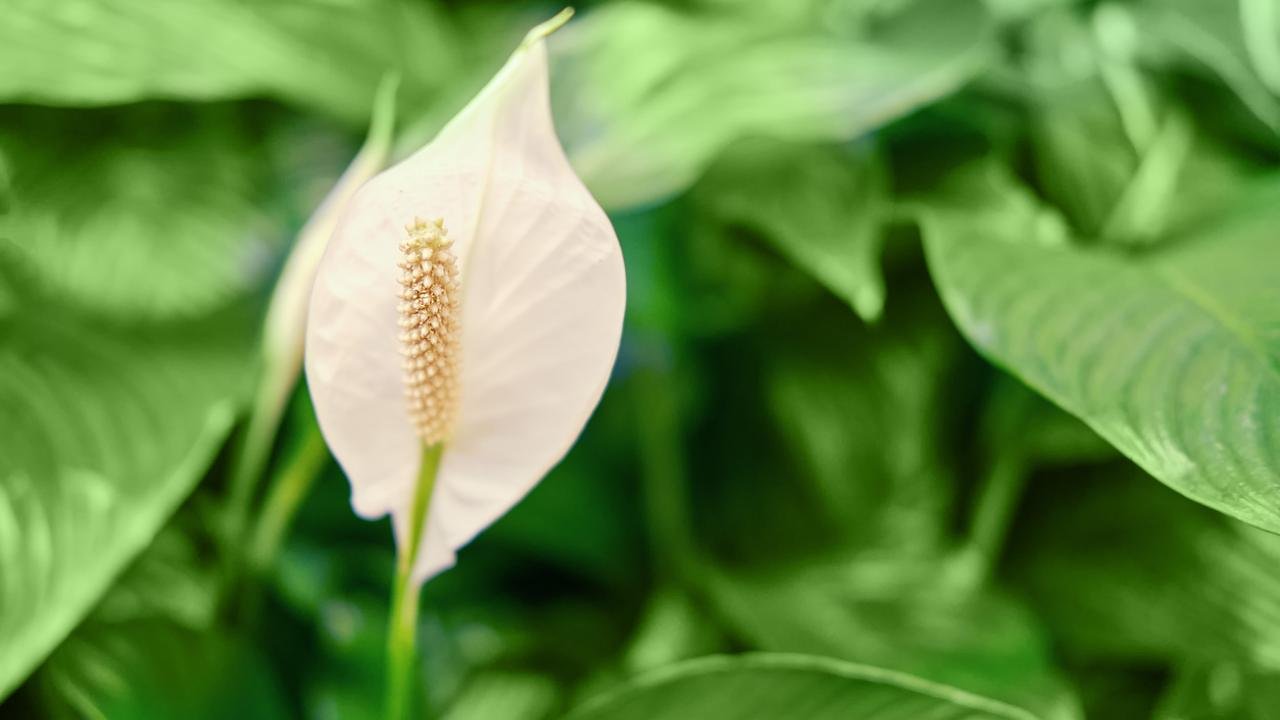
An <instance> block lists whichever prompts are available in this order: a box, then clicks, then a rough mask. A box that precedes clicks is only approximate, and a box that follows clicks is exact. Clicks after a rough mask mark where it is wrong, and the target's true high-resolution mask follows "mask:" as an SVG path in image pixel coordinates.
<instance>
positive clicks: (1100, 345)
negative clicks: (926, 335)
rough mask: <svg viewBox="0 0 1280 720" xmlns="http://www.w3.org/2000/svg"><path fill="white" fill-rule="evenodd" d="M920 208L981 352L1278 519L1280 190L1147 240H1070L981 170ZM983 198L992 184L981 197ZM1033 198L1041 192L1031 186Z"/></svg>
mask: <svg viewBox="0 0 1280 720" xmlns="http://www.w3.org/2000/svg"><path fill="white" fill-rule="evenodd" d="M955 184H956V185H957V186H959V187H957V188H956V189H958V190H959V191H960V194H959V196H957V197H964V198H965V199H966V200H965V201H964V202H965V203H966V204H967V205H973V204H975V203H976V204H979V205H985V206H987V207H988V208H989V209H988V210H984V211H978V212H967V211H962V210H961V209H960V208H959V206H958V205H957V204H956V202H957V201H956V200H955V199H947V193H946V192H944V193H943V194H942V196H941V197H940V198H939V199H938V200H937V201H936V203H935V205H934V207H933V208H932V209H931V210H926V211H925V212H924V213H923V216H922V231H923V233H924V238H925V246H926V250H927V253H928V260H929V269H930V271H931V273H932V275H933V277H934V279H935V281H936V283H937V285H938V288H939V291H940V293H941V295H942V297H943V300H944V302H945V303H946V305H947V309H948V311H949V312H950V314H951V316H952V318H953V319H954V320H955V321H956V323H957V324H958V325H959V326H960V329H961V330H962V331H963V332H964V334H965V335H966V336H967V337H968V339H969V340H970V342H971V343H972V344H973V345H974V346H976V347H977V348H978V350H979V351H980V352H982V353H983V354H985V355H987V356H988V357H990V358H991V359H992V360H994V361H995V362H997V363H999V364H1000V365H1003V366H1004V367H1006V368H1008V369H1009V370H1010V371H1011V372H1012V373H1013V374H1014V375H1016V376H1018V377H1019V378H1021V379H1022V380H1023V381H1025V382H1026V383H1027V384H1028V385H1030V386H1031V387H1032V388H1034V389H1035V390H1037V391H1038V392H1040V393H1041V394H1043V395H1045V396H1046V397H1048V398H1049V399H1051V400H1053V401H1054V402H1055V403H1057V404H1058V405H1060V406H1061V407H1063V408H1065V409H1066V410H1068V411H1070V412H1072V413H1073V414H1075V415H1076V416H1078V417H1080V418H1081V419H1082V420H1084V421H1085V422H1086V423H1087V424H1088V425H1089V426H1090V427H1092V428H1093V429H1094V430H1095V431H1096V432H1097V433H1098V434H1099V435H1101V436H1102V437H1103V438H1105V439H1106V440H1107V441H1108V442H1110V443H1111V444H1113V445H1114V446H1116V448H1118V449H1119V450H1120V451H1121V452H1123V453H1124V454H1126V455H1128V456H1129V457H1130V458H1132V459H1133V460H1134V461H1135V462H1137V463H1138V464H1139V465H1141V466H1142V467H1143V468H1144V469H1146V470H1147V471H1148V472H1150V473H1151V474H1152V475H1153V476H1155V477H1156V478H1157V479H1158V480H1160V481H1161V482H1164V483H1165V484H1167V485H1169V486H1170V487H1172V488H1174V489H1175V490H1177V491H1178V492H1181V493H1183V494H1184V495H1187V496H1188V497H1190V498H1192V499H1194V500H1196V501H1198V502H1201V503H1204V504H1206V505H1209V506H1210V507H1213V508H1216V509H1218V510H1220V511H1222V512H1225V513H1227V514H1229V515H1232V516H1234V517H1236V518H1239V519H1241V520H1244V521H1246V522H1249V523H1252V524H1254V525H1257V526H1259V527H1263V528H1269V529H1273V530H1280V435H1277V433H1276V431H1275V422H1274V420H1275V418H1276V417H1277V416H1278V415H1280V283H1277V282H1276V273H1275V264H1274V263H1271V262H1268V261H1267V259H1268V258H1275V257H1276V256H1277V252H1280V238H1277V235H1276V232H1275V228H1276V225H1277V222H1280V213H1277V208H1280V203H1277V202H1276V198H1277V195H1276V193H1275V190H1274V183H1272V184H1271V185H1270V186H1261V187H1260V188H1255V189H1250V188H1249V187H1248V186H1237V187H1238V188H1239V190H1240V196H1241V198H1240V200H1239V201H1238V202H1237V203H1236V204H1235V206H1234V207H1233V208H1232V209H1230V210H1229V211H1224V212H1222V213H1220V214H1219V215H1218V216H1217V217H1216V218H1213V222H1209V221H1207V220H1206V221H1205V222H1204V223H1202V224H1199V225H1194V226H1191V227H1190V228H1188V229H1187V230H1185V231H1184V232H1182V233H1180V234H1177V235H1172V236H1168V237H1164V238H1161V240H1160V243H1159V245H1158V247H1155V248H1152V249H1150V250H1148V251H1146V252H1143V253H1140V254H1133V253H1130V254H1120V253H1118V252H1115V251H1112V250H1110V249H1109V248H1083V247H1078V246H1073V245H1072V244H1071V243H1070V242H1069V241H1068V240H1066V238H1064V237H1063V236H1062V235H1061V234H1060V233H1058V232H1045V231H1044V228H1043V227H1042V225H1041V223H1040V222H1039V221H1038V220H1033V221H1032V222H1028V221H1027V220H1028V218H1036V217H1038V216H1037V215H1036V214H1034V213H1033V214H1031V215H1011V214H1008V213H1004V212H1000V211H998V210H996V209H995V208H1001V207H1010V206H1016V205H1017V204H1018V203H1019V202H1026V200H1025V199H1024V200H1022V201H1017V200H1014V198H1018V197H1023V198H1025V196H1026V192H1025V191H1024V190H1022V189H1021V188H1019V187H1017V186H1016V185H1014V184H1013V183H1011V182H1010V181H1008V179H1007V178H1005V179H1004V180H1001V178H1000V176H999V175H993V174H992V173H987V174H985V175H984V174H983V173H981V172H979V171H973V172H969V173H967V174H965V175H964V176H963V177H960V178H958V179H956V181H955ZM982 198H985V199H982ZM1032 204H1034V203H1033V202H1032Z"/></svg>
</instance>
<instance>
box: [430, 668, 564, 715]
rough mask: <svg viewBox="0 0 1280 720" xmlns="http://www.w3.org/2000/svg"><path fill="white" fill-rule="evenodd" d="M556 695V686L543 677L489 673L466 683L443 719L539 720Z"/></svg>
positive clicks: (557, 698) (553, 706)
mask: <svg viewBox="0 0 1280 720" xmlns="http://www.w3.org/2000/svg"><path fill="white" fill-rule="evenodd" d="M559 696H560V688H559V686H558V685H557V684H556V682H555V680H553V679H552V678H550V677H548V676H546V675H535V674H532V673H523V672H511V671H499V670H490V671H486V672H481V673H478V674H477V675H476V676H475V677H473V678H472V679H471V680H470V681H468V682H467V684H466V686H465V687H463V689H462V692H461V693H460V694H459V695H458V697H457V699H455V700H454V701H453V704H452V705H451V706H450V707H449V712H447V713H445V715H444V720H494V718H504V719H507V720H541V719H542V718H545V717H547V716H548V715H550V714H551V711H552V709H554V708H555V706H556V703H557V702H558V700H559Z"/></svg>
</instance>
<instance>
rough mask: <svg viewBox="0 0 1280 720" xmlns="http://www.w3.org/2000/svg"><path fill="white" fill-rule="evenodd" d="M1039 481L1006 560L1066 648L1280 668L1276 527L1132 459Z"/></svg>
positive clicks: (1094, 655) (1084, 654)
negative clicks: (1215, 506)
mask: <svg viewBox="0 0 1280 720" xmlns="http://www.w3.org/2000/svg"><path fill="white" fill-rule="evenodd" d="M1037 488H1044V490H1043V492H1042V493H1040V494H1039V495H1037V494H1036V493H1035V492H1033V494H1032V498H1031V499H1030V501H1029V509H1028V512H1027V517H1026V522H1025V523H1024V527H1025V528H1026V532H1024V533H1023V534H1022V535H1020V536H1018V537H1017V538H1016V541H1015V542H1014V543H1012V544H1011V547H1013V548H1016V550H1017V552H1016V554H1015V558H1014V563H1013V568H1014V572H1015V575H1016V577H1018V578H1019V579H1020V582H1022V583H1023V584H1024V585H1025V586H1026V587H1027V588H1028V589H1029V590H1030V592H1031V596H1032V598H1033V600H1034V604H1035V606H1036V608H1037V609H1038V610H1039V612H1040V614H1041V615H1042V616H1043V617H1044V618H1045V620H1046V622H1047V623H1048V624H1049V625H1050V627H1051V628H1052V629H1053V631H1054V636H1055V637H1056V638H1057V639H1058V642H1059V643H1060V644H1061V645H1062V647H1063V649H1064V651H1065V652H1067V653H1070V654H1071V655H1073V656H1077V657H1081V658H1083V659H1098V658H1118V659H1123V660H1128V661H1147V662H1151V661H1156V660H1162V659H1166V658H1167V659H1176V660H1183V661H1188V662H1192V663H1205V662H1247V663H1248V664H1250V665H1252V666H1255V667H1257V668H1261V669H1270V670H1272V671H1276V670H1280V626H1277V624H1276V622H1275V618H1276V617H1278V616H1280V583H1277V581H1276V578H1275V567H1276V566H1277V564H1278V563H1280V536H1277V535H1274V534H1272V533H1269V532H1266V531H1263V530H1258V529H1256V528H1253V527H1250V526H1248V525H1245V524H1243V523H1240V522H1236V521H1233V520H1230V519H1228V518H1226V517H1224V516H1222V515H1219V514H1217V513H1214V512H1211V511H1209V510H1206V509H1204V508H1201V507H1199V506H1197V505H1195V504H1194V503H1190V502H1187V501H1186V500H1185V499H1184V498H1181V497H1179V496H1178V495H1176V494H1174V493H1171V492H1169V491H1167V490H1166V489H1164V488H1162V487H1160V486H1158V485H1155V484H1154V483H1151V482H1150V481H1149V480H1148V479H1147V478H1146V477H1145V476H1144V475H1143V474H1142V473H1141V472H1139V471H1138V470H1137V469H1136V468H1133V467H1132V466H1129V465H1127V464H1126V466H1125V467H1122V468H1119V469H1117V470H1112V471H1097V470H1095V471H1093V472H1092V473H1089V472H1088V471H1087V470H1086V471H1076V472H1074V473H1072V474H1071V476H1070V477H1069V478H1067V479H1066V480H1064V481H1062V482H1059V483H1056V484H1053V485H1048V486H1045V485H1043V484H1038V485H1037Z"/></svg>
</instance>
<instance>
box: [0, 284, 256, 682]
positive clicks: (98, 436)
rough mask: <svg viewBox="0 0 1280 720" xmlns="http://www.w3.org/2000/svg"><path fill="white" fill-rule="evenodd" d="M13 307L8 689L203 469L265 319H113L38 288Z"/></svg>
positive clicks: (0, 643)
mask: <svg viewBox="0 0 1280 720" xmlns="http://www.w3.org/2000/svg"><path fill="white" fill-rule="evenodd" d="M23 301H24V305H22V306H20V308H21V309H20V311H19V312H18V313H15V314H12V315H9V316H5V317H0V336H3V337H4V339H5V340H4V344H3V346H0V407H3V408H4V412H3V413H0V438H3V446H4V452H3V453H0V567H3V568H4V572H3V574H0V647H3V648H4V652H3V653H0V696H2V695H4V694H6V693H7V692H8V690H10V689H11V688H12V687H13V686H14V685H15V684H16V683H17V682H18V681H19V680H21V679H22V678H23V677H24V676H25V675H26V674H27V673H28V672H29V671H30V670H31V669H32V668H33V667H34V666H35V664H36V663H38V662H39V661H40V660H41V659H42V658H43V657H44V656H45V655H46V654H47V653H48V652H49V651H50V650H51V649H53V647H54V645H56V644H57V643H58V642H59V641H60V640H62V638H63V637H64V636H65V635H66V634H67V633H68V632H69V631H70V630H71V628H72V627H74V626H75V624H76V623H77V622H79V620H80V619H81V617H83V616H84V614H85V613H86V612H87V611H88V610H89V608H90V607H92V606H93V604H94V603H95V602H96V601H97V600H98V598H99V597H100V596H101V594H102V593H103V591H104V590H105V589H106V588H107V586H108V585H109V584H110V583H111V582H112V581H113V579H114V578H115V577H116V575H117V574H118V573H119V572H120V570H121V569H122V568H123V567H124V566H125V565H126V564H127V563H128V562H129V561H130V560H131V559H132V558H133V557H134V556H135V555H137V553H138V552H139V551H140V550H142V549H143V548H144V547H146V545H147V544H148V543H149V542H150V541H151V539H152V537H153V536H154V535H155V533H156V531H157V530H158V529H159V528H160V527H161V526H162V525H163V524H164V522H165V521H166V520H167V519H168V517H169V515H170V513H172V512H173V510H174V508H175V507H177V505H178V503H180V502H181V501H182V499H183V498H185V497H186V496H187V494H188V493H189V492H190V491H191V489H192V488H193V487H194V486H195V484H196V482H197V481H198V480H199V479H200V478H201V477H202V476H203V474H204V472H205V470H206V468H207V466H208V464H209V462H210V460H211V459H212V457H213V455H214V454H215V453H216V451H217V450H218V448H219V447H220V446H221V444H222V442H223V440H224V438H225V436H226V433H227V431H228V430H229V429H230V427H231V423H232V421H233V419H234V416H235V409H236V405H237V404H238V401H239V395H241V394H242V393H241V392H240V388H239V387H238V386H239V381H240V379H241V378H242V377H243V375H244V371H245V370H246V369H247V368H246V367H245V366H246V362H245V361H244V357H245V353H246V351H247V348H246V347H245V344H244V340H245V338H246V336H247V335H248V334H249V332H248V331H249V328H251V327H252V326H251V325H250V324H249V323H248V322H247V318H245V317H242V315H243V314H242V313H239V312H236V313H226V314H223V315H220V316H217V317H214V318H211V319H209V320H206V321H200V322H190V323H186V324H184V325H183V326H182V327H164V328H158V329H155V330H149V331H145V332H143V331H123V330H121V331H111V330H110V329H109V328H107V327H102V326H95V325H94V324H91V323H89V322H87V321H84V320H81V319H79V318H77V317H75V316H72V315H71V314H70V313H68V312H65V311H62V310H60V309H59V307H58V306H57V305H56V304H54V303H52V302H47V301H44V300H41V299H38V298H34V297H32V296H25V297H24V298H23Z"/></svg>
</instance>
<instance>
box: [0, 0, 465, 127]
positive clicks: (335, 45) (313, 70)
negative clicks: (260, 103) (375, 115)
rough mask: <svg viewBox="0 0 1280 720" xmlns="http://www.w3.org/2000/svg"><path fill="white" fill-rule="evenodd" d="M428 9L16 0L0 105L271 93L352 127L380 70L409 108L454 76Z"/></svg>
mask: <svg viewBox="0 0 1280 720" xmlns="http://www.w3.org/2000/svg"><path fill="white" fill-rule="evenodd" d="M432 8H433V6H432V5H431V4H429V3H412V4H406V3H391V2H383V1H382V0H374V1H373V2H368V3H334V2H322V1H321V0H287V1H286V0H268V1H267V2H261V3H246V2H241V1H240V0H200V1H199V2H195V3H161V4H156V3H153V2H149V1H148V0H110V1H108V0H50V1H48V2H46V1H45V0H17V2H15V3H12V4H10V5H9V7H8V8H7V10H8V12H7V13H6V18H5V22H4V23H0V65H3V66H4V67H5V68H7V69H8V71H7V72H5V73H4V77H3V78H0V98H3V99H4V100H5V101H8V102H28V103H40V104H46V105H77V106H86V105H88V106H93V105H112V104H121V103H128V102H135V101H138V100H149V99H166V98H176V99H187V100H219V99H226V98H240V97H247V96H255V95H273V96H276V97H281V98H284V99H286V100H289V101H291V102H296V103H298V104H301V105H305V106H308V107H312V108H317V109H319V110H322V111H324V112H327V113H329V114H331V115H333V116H335V117H338V118H341V119H343V120H346V121H349V122H351V123H352V124H353V125H356V126H359V125H363V124H364V121H365V120H366V119H367V118H368V115H369V108H371V107H372V106H373V99H374V91H375V89H376V87H377V84H378V79H379V78H380V77H382V75H383V74H384V73H385V72H387V71H388V70H391V69H399V70H401V71H402V73H403V74H404V75H405V82H404V85H405V86H406V87H407V88H408V89H407V91H406V94H407V95H408V96H409V98H411V100H410V102H411V104H412V98H417V99H418V101H419V102H420V101H421V97H422V94H423V90H426V89H434V88H436V87H438V86H439V85H440V84H441V82H442V81H443V79H444V78H445V77H447V74H446V72H447V70H448V69H450V68H452V67H456V66H455V65H454V64H453V63H454V61H455V58H457V57H458V53H457V52H455V47H454V43H453V42H452V41H451V38H450V36H449V34H448V32H446V31H445V28H444V27H443V23H442V17H441V16H440V14H439V13H438V12H437V11H435V10H434V9H432ZM424 35H426V36H429V37H430V41H426V42H423V41H422V40H421V38H422V36H424ZM411 36H417V38H418V39H416V40H415V41H409V40H408V38H409V37H411Z"/></svg>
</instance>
